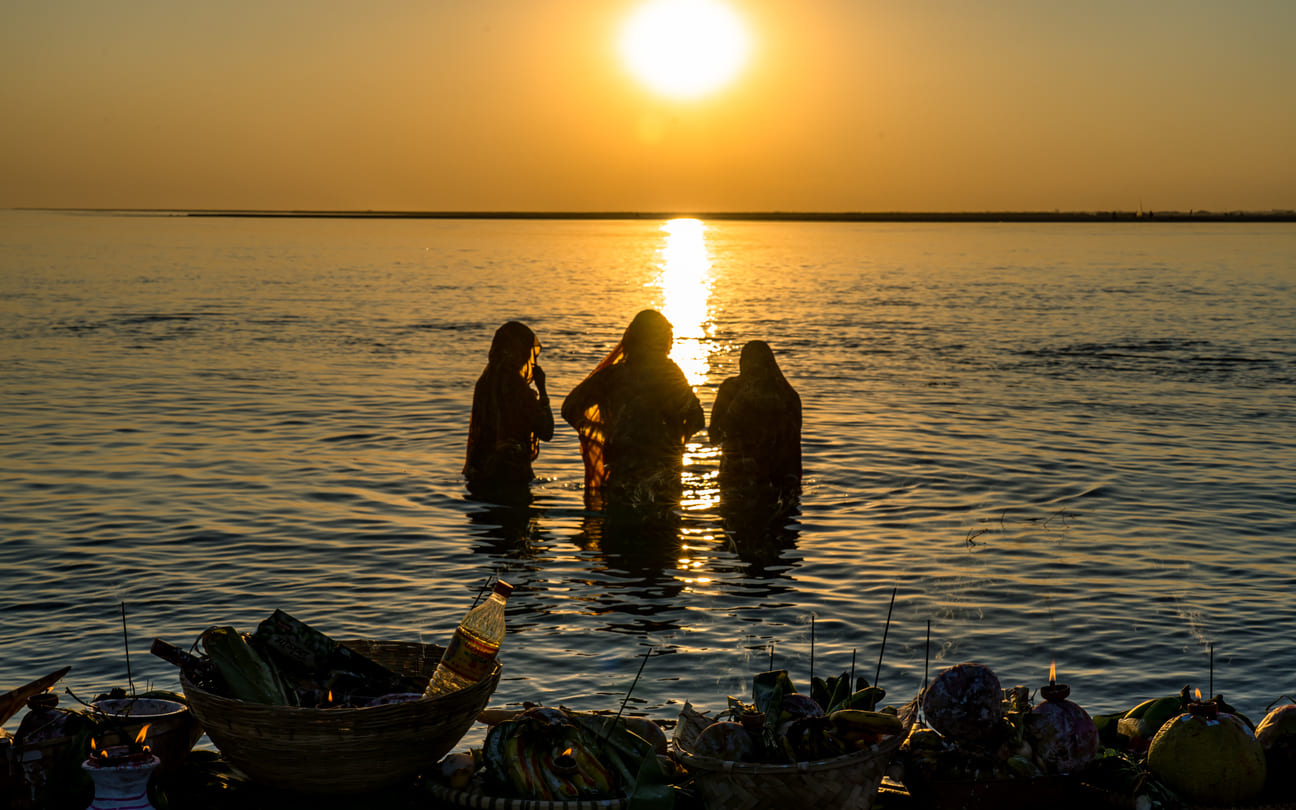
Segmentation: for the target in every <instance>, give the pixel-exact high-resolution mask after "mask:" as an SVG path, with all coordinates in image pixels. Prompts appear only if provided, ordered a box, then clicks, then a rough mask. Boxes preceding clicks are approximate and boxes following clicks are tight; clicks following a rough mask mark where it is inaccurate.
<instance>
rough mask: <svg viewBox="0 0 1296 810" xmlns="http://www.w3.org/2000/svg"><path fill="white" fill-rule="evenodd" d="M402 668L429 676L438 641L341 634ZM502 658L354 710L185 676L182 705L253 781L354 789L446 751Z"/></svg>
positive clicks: (390, 779)
mask: <svg viewBox="0 0 1296 810" xmlns="http://www.w3.org/2000/svg"><path fill="white" fill-rule="evenodd" d="M342 643H344V644H346V645H347V646H348V647H350V648H351V649H353V650H355V651H356V652H358V653H361V654H363V655H366V656H368V657H369V658H372V659H373V660H375V661H377V662H378V663H380V664H383V665H384V666H387V667H388V668H390V669H392V670H393V671H395V672H398V673H400V674H402V675H409V676H422V677H428V676H430V675H431V673H432V672H433V671H434V670H435V669H436V665H437V662H438V661H440V660H441V653H442V648H441V647H437V646H434V645H430V644H410V643H402V642H396V641H344V642H342ZM499 678H500V666H499V664H496V665H495V669H494V671H493V672H492V673H491V674H490V675H489V676H488V677H486V678H484V679H482V680H481V681H478V682H477V683H476V684H475V685H473V686H470V687H468V688H467V689H464V690H461V691H459V692H455V693H453V694H450V695H445V696H442V697H436V698H424V699H422V700H415V701H412V702H408V703H392V704H389V705H385V706H366V707H364V708H359V709H301V708H297V707H293V706H270V705H267V704H261V703H248V702H245V701H242V700H234V699H232V698H227V697H221V696H220V695H215V694H212V693H211V692H208V691H205V690H203V689H200V688H199V687H197V686H194V685H193V684H192V683H190V682H189V681H188V680H187V679H185V678H184V677H181V679H180V683H181V684H182V685H183V687H184V692H185V697H186V698H187V699H188V701H189V707H190V709H191V710H192V711H193V713H194V715H195V716H197V718H198V720H199V722H201V723H202V726H203V729H204V730H206V732H207V736H208V737H210V738H211V741H212V743H213V744H215V746H216V747H217V748H218V749H220V752H221V755H222V756H224V757H225V759H226V760H228V761H229V762H230V763H231V764H233V765H234V766H235V767H237V768H238V769H239V770H241V771H243V772H244V773H246V774H247V775H248V776H249V777H251V778H252V779H253V780H254V781H256V782H258V783H261V784H264V785H267V786H270V787H276V788H281V789H285V790H294V791H300V792H304V793H317V794H322V793H358V792H361V791H366V790H377V789H381V788H386V787H392V786H395V785H398V784H400V783H402V782H407V781H409V780H410V779H412V778H413V777H414V775H415V774H416V773H418V772H419V771H420V770H422V769H424V768H427V767H429V766H430V765H432V764H434V763H435V762H437V761H438V760H439V759H441V757H443V756H445V754H446V753H448V752H449V751H450V749H451V748H453V747H454V746H455V745H457V744H458V742H459V740H460V739H462V738H463V735H464V734H465V733H466V732H467V731H468V729H469V728H470V727H471V726H472V724H473V722H474V721H476V719H477V715H478V714H480V713H481V710H482V709H483V708H485V707H486V703H487V702H488V701H489V700H490V697H491V694H492V693H494V691H495V687H496V685H497V684H499Z"/></svg>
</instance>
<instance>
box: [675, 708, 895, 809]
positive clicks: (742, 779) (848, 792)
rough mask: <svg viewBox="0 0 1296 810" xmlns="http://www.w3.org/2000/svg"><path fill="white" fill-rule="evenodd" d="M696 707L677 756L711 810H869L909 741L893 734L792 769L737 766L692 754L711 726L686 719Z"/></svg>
mask: <svg viewBox="0 0 1296 810" xmlns="http://www.w3.org/2000/svg"><path fill="white" fill-rule="evenodd" d="M691 708H692V707H691V706H689V705H688V704H685V711H684V712H681V714H680V722H679V724H678V725H676V726H675V736H674V738H673V739H672V740H671V743H672V747H673V750H674V752H675V756H676V757H677V759H678V760H679V761H680V762H681V763H682V764H683V765H684V767H685V769H687V770H688V772H689V775H690V776H692V777H693V782H694V784H695V785H696V786H697V790H698V793H699V794H700V795H701V796H702V802H703V804H704V805H705V806H706V808H707V810H758V809H759V808H788V807H806V808H811V807H813V808H820V807H822V808H833V810H868V808H869V807H871V806H872V805H873V800H874V798H875V797H876V796H877V792H878V787H879V786H880V785H881V784H882V777H883V776H884V775H885V774H886V770H887V766H888V765H890V764H891V757H892V755H894V754H895V752H896V750H897V749H898V748H899V747H900V744H901V743H902V742H904V738H905V735H904V734H892V735H889V736H887V737H884V738H883V739H882V740H881V741H880V742H878V743H877V744H875V745H873V746H870V747H869V748H864V749H861V750H859V751H855V752H853V753H850V754H846V755H844V756H840V757H832V758H831V759H820V760H811V761H808V762H793V763H789V764H787V765H775V764H764V763H756V762H731V761H728V760H723V759H715V758H713V757H703V756H697V755H696V754H693V753H692V749H693V743H694V741H695V740H696V739H697V735H698V734H699V733H701V730H702V728H704V727H705V726H704V725H702V724H699V723H698V722H696V719H693V720H690V719H688V718H686V716H685V714H686V713H687V712H688V711H689V710H690V709H691Z"/></svg>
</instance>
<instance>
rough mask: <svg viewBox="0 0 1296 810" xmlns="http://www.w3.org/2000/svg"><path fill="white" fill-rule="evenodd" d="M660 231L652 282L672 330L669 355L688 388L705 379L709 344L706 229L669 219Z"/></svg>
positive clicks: (688, 221)
mask: <svg viewBox="0 0 1296 810" xmlns="http://www.w3.org/2000/svg"><path fill="white" fill-rule="evenodd" d="M662 230H663V231H664V232H665V233H666V244H665V246H663V247H662V251H661V256H662V264H661V273H659V274H658V276H657V279H656V282H657V286H658V287H659V288H660V289H661V292H662V300H663V302H664V303H663V305H662V314H663V315H665V316H666V319H667V320H669V321H670V322H671V325H672V326H674V327H675V345H674V346H672V347H671V355H670V356H671V359H672V360H674V361H675V362H676V363H677V364H678V365H679V367H680V368H681V369H682V370H683V371H684V376H685V377H687V378H688V381H689V385H694V386H696V385H701V384H702V383H703V382H705V381H706V377H707V370H708V354H709V350H708V347H709V344H710V335H709V334H708V333H707V330H708V329H709V328H710V322H709V319H708V317H707V314H708V312H709V308H710V302H711V258H710V256H709V255H708V254H707V247H706V226H705V225H703V224H702V222H701V221H700V220H696V219H672V220H670V221H669V222H666V223H665V224H663V225H662Z"/></svg>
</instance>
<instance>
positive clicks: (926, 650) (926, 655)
mask: <svg viewBox="0 0 1296 810" xmlns="http://www.w3.org/2000/svg"><path fill="white" fill-rule="evenodd" d="M930 660H931V619H928V620H927V644H926V645H925V646H924V647H923V691H924V692H925V691H927V662H928V661H930Z"/></svg>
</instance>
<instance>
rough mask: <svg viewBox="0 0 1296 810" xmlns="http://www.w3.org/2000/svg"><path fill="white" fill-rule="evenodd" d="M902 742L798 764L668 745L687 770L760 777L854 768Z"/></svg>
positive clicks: (894, 739) (897, 737) (894, 738)
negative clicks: (744, 759) (751, 759)
mask: <svg viewBox="0 0 1296 810" xmlns="http://www.w3.org/2000/svg"><path fill="white" fill-rule="evenodd" d="M902 742H904V735H902V734H892V735H889V736H888V737H887V739H884V740H881V741H880V742H877V743H874V744H873V745H871V746H869V747H868V748H861V749H860V750H858V751H851V752H850V753H849V754H842V755H841V756H836V757H827V758H824V759H810V760H804V761H801V762H736V761H733V760H727V759H718V758H716V757H707V756H701V755H699V754H694V753H691V752H690V751H689V750H688V749H686V748H685V747H684V746H683V744H681V743H680V741H679V740H678V739H672V740H671V746H672V748H673V749H674V750H675V752H676V753H677V754H679V756H680V758H681V759H683V760H684V763H685V765H686V766H688V767H689V768H694V767H697V768H700V769H702V770H704V771H715V772H718V773H742V774H752V775H758V774H759V775H764V774H780V773H784V774H786V773H814V772H817V771H835V770H838V769H840V768H843V767H848V766H850V765H854V764H855V763H856V762H866V761H868V760H872V759H875V758H877V757H879V756H886V757H890V756H891V754H893V753H894V752H895V749H897V748H899V747H900V743H902Z"/></svg>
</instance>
